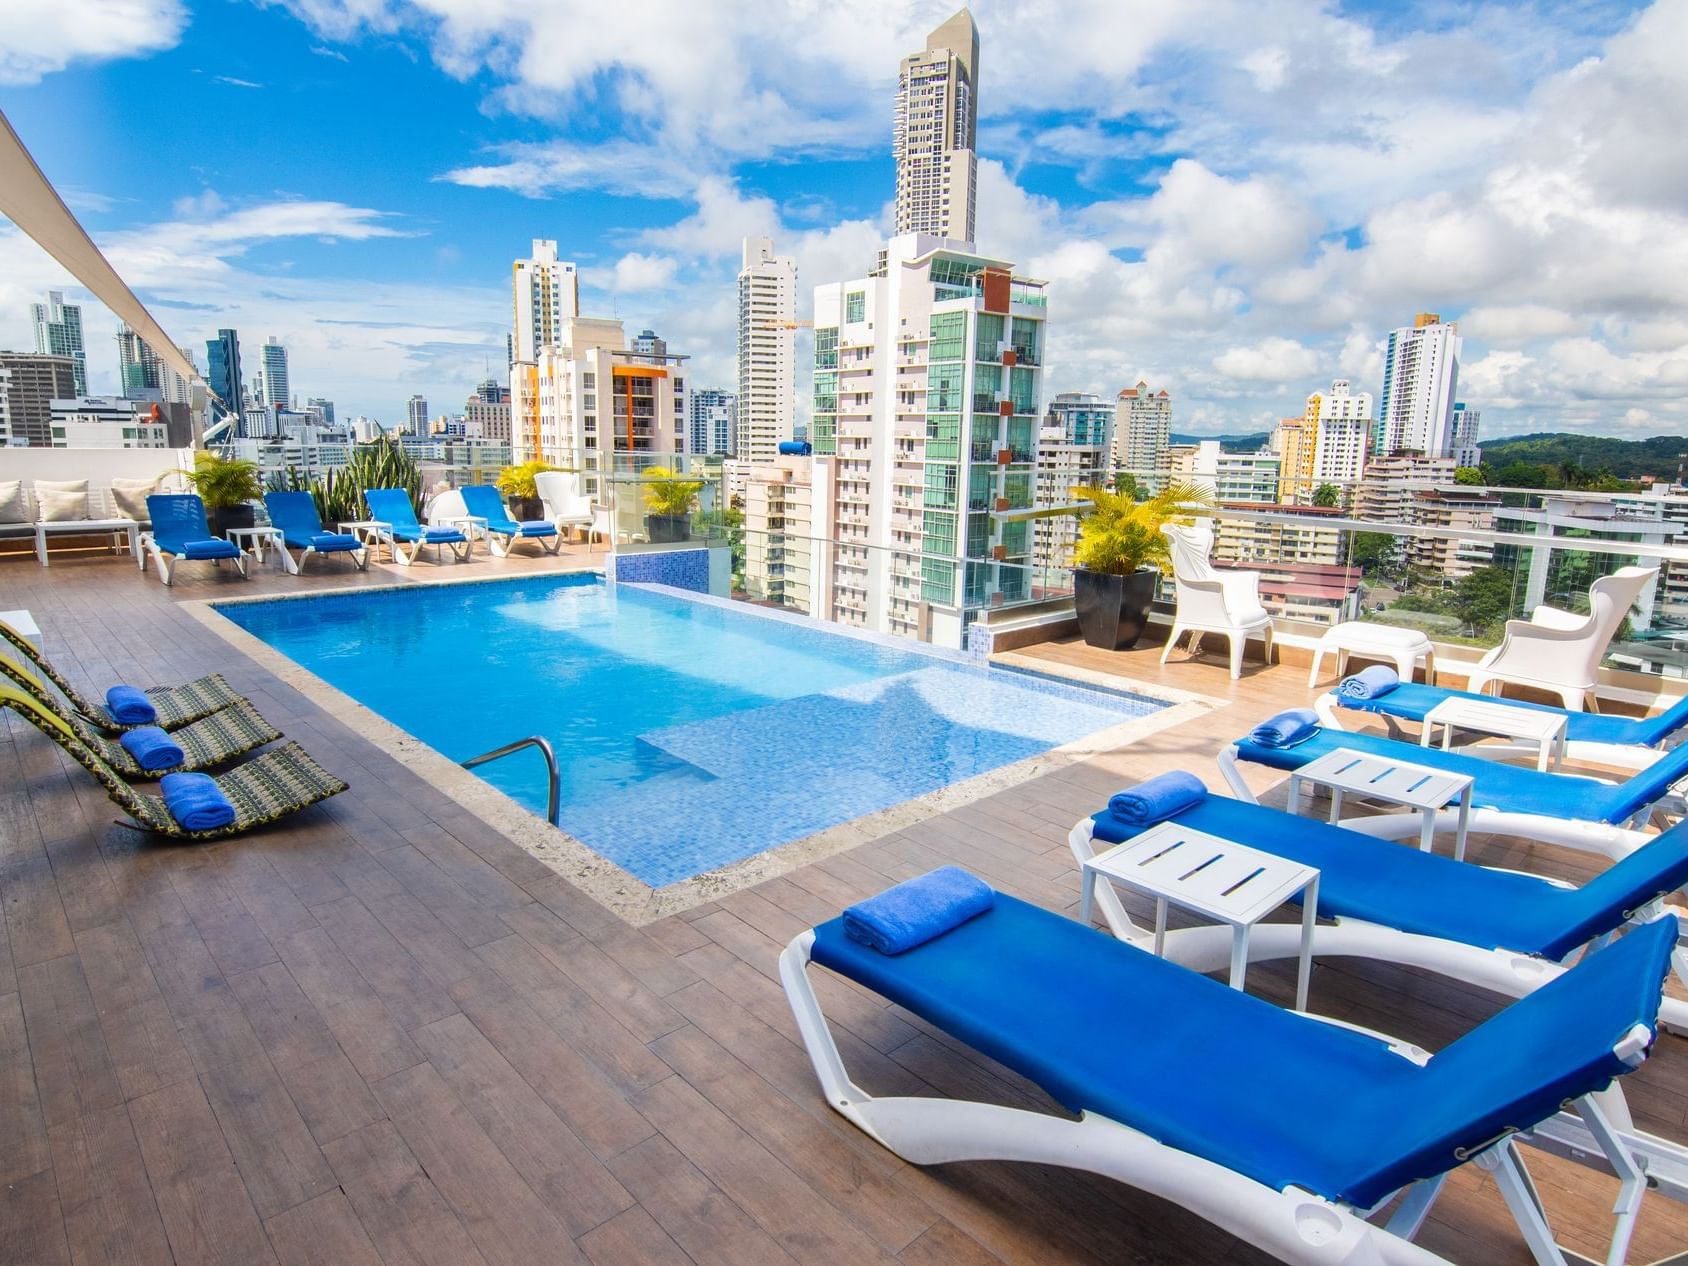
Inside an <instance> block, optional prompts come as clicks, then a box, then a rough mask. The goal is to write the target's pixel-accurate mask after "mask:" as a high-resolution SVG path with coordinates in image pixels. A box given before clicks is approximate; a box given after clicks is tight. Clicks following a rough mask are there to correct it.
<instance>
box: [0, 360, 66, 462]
mask: <svg viewBox="0 0 1688 1266" xmlns="http://www.w3.org/2000/svg"><path fill="white" fill-rule="evenodd" d="M0 372H4V373H5V374H6V376H7V379H8V382H7V392H6V411H5V415H4V416H3V417H0V432H3V434H0V444H4V445H28V446H30V447H34V448H51V447H52V446H53V401H55V400H66V399H70V398H72V397H76V396H80V395H81V394H82V393H81V392H79V391H77V390H76V361H75V360H74V359H73V358H71V357H69V356H43V355H41V354H40V353H32V352H0Z"/></svg>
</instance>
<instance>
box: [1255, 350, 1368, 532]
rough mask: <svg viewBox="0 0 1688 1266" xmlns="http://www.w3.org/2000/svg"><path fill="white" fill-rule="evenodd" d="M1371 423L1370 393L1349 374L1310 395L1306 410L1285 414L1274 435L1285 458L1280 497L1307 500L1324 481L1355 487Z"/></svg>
mask: <svg viewBox="0 0 1688 1266" xmlns="http://www.w3.org/2000/svg"><path fill="white" fill-rule="evenodd" d="M1372 426H1373V423H1372V398H1371V393H1370V392H1369V391H1361V392H1358V393H1355V392H1354V391H1353V390H1351V388H1350V384H1349V382H1348V380H1347V379H1346V378H1338V379H1336V380H1335V381H1334V382H1332V383H1331V385H1330V390H1329V391H1315V392H1314V393H1313V394H1312V395H1310V396H1308V397H1307V407H1306V409H1305V410H1304V411H1303V412H1302V415H1301V416H1300V417H1299V418H1285V419H1284V420H1283V422H1281V423H1280V424H1279V425H1278V429H1277V431H1276V432H1275V433H1274V434H1273V436H1272V448H1273V450H1274V451H1275V452H1276V453H1277V454H1278V456H1279V457H1280V458H1281V459H1282V461H1281V464H1280V466H1279V474H1278V500H1279V501H1282V502H1284V503H1285V504H1307V503H1309V502H1311V500H1312V497H1313V493H1315V492H1316V491H1318V488H1319V485H1320V484H1335V485H1336V486H1337V487H1338V488H1340V489H1342V490H1343V492H1344V493H1345V494H1346V493H1348V492H1349V491H1351V485H1353V483H1354V482H1355V481H1356V480H1358V479H1359V478H1360V475H1361V473H1362V472H1363V471H1364V469H1365V464H1366V453H1367V450H1368V449H1369V448H1370V445H1371V431H1372Z"/></svg>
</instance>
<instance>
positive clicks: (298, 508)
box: [264, 492, 369, 576]
mask: <svg viewBox="0 0 1688 1266" xmlns="http://www.w3.org/2000/svg"><path fill="white" fill-rule="evenodd" d="M264 508H265V509H266V510H268V511H269V512H270V524H271V526H273V527H274V528H275V529H276V530H277V531H278V532H280V533H281V541H282V545H281V561H282V565H283V566H284V567H285V568H286V569H287V572H288V574H289V575H292V576H297V575H298V574H299V569H300V568H301V567H303V566H304V565H305V560H306V559H307V558H309V557H310V556H311V555H312V554H350V555H351V556H352V562H354V563H356V564H357V568H358V570H359V571H363V570H365V569H366V568H368V566H369V547H368V546H367V545H365V544H364V543H363V542H362V541H360V540H359V539H358V538H357V537H355V536H353V535H351V534H350V533H347V532H328V531H324V530H323V526H322V517H321V516H320V515H318V514H317V508H316V498H315V497H313V496H311V494H310V493H308V492H266V493H265V494H264ZM294 550H298V551H299V557H298V558H294V557H293V553H292V551H294Z"/></svg>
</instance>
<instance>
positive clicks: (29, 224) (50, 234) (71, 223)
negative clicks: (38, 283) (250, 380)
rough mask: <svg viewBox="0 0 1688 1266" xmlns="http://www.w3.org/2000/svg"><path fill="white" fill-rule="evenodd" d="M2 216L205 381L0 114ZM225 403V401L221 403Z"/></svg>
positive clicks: (185, 373)
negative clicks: (89, 234) (102, 251)
mask: <svg viewBox="0 0 1688 1266" xmlns="http://www.w3.org/2000/svg"><path fill="white" fill-rule="evenodd" d="M0 214H4V215H5V216H6V218H7V219H9V220H10V221H11V222H12V223H13V224H15V225H17V226H18V227H19V228H20V229H22V230H23V231H24V232H25V233H27V234H29V236H30V237H31V238H33V239H34V240H35V241H36V242H37V243H38V244H39V245H40V246H41V249H42V250H44V251H46V252H47V253H48V254H49V255H51V256H52V257H53V258H54V259H56V260H58V261H59V263H61V264H63V265H64V267H65V268H66V269H67V270H68V271H69V272H70V274H71V276H73V277H75V278H76V279H77V280H78V281H80V282H81V283H82V284H83V285H84V286H86V287H88V289H89V290H91V291H93V292H94V295H95V297H96V298H97V299H99V301H100V302H101V303H103V304H105V306H106V307H108V308H110V309H111V310H112V311H113V312H115V313H116V314H117V315H118V316H119V317H121V318H122V319H123V321H124V322H125V323H126V324H127V325H128V326H129V328H130V329H131V330H133V331H135V333H137V334H139V335H140V336H141V338H142V339H144V340H145V341H146V345H147V346H148V347H150V348H152V350H153V352H154V353H155V354H156V355H157V357H158V359H159V360H161V361H163V362H164V363H165V364H166V365H168V366H170V368H171V369H173V370H175V371H176V372H177V373H178V374H180V375H181V376H182V378H183V379H184V380H186V381H187V382H194V381H196V380H197V381H201V382H203V381H204V379H203V378H202V377H201V375H200V374H199V372H198V371H197V370H195V369H194V367H193V362H191V361H190V360H188V358H187V357H185V356H183V355H182V353H181V350H180V349H179V348H178V347H177V346H176V344H175V342H174V341H173V340H172V339H171V338H170V336H169V335H168V334H166V333H165V332H164V328H163V327H162V326H161V325H159V324H158V322H157V321H155V320H154V319H153V316H152V313H150V312H148V311H147V309H146V305H145V304H143V303H142V302H141V301H140V300H139V299H137V298H135V292H134V291H133V290H131V289H129V287H128V284H127V283H125V282H124V280H123V278H121V277H119V276H118V275H117V270H116V269H115V268H113V267H112V266H111V264H110V263H109V262H108V261H107V260H106V257H105V256H104V255H102V254H100V248H99V247H97V246H95V245H94V240H93V239H92V238H91V237H89V236H88V234H87V232H86V231H85V230H84V229H83V227H82V226H81V225H80V224H78V223H77V221H76V217H75V216H74V215H72V214H71V213H70V208H69V207H67V206H65V204H64V199H63V198H61V197H59V194H58V190H56V189H54V188H53V186H52V185H51V184H50V183H48V180H47V177H46V176H45V175H43V174H42V172H41V169H40V168H39V167H37V166H36V165H35V160H34V159H33V158H31V157H30V155H29V151H28V150H26V149H25V148H24V147H23V142H22V141H21V140H19V139H18V134H17V133H16V132H15V131H13V130H12V124H11V121H10V120H8V119H7V118H6V116H5V114H4V113H0ZM225 403H226V402H225Z"/></svg>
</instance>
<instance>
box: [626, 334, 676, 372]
mask: <svg viewBox="0 0 1688 1266" xmlns="http://www.w3.org/2000/svg"><path fill="white" fill-rule="evenodd" d="M630 346H631V347H632V349H633V354H634V355H635V356H638V357H640V358H641V359H642V360H644V361H645V362H646V363H648V364H652V365H660V364H662V358H663V357H665V356H667V355H668V340H667V339H665V338H663V337H662V336H661V335H660V334H658V333H657V332H656V331H655V330H640V331H639V332H638V333H637V334H635V335H634V336H633V339H632V342H631V344H630Z"/></svg>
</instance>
